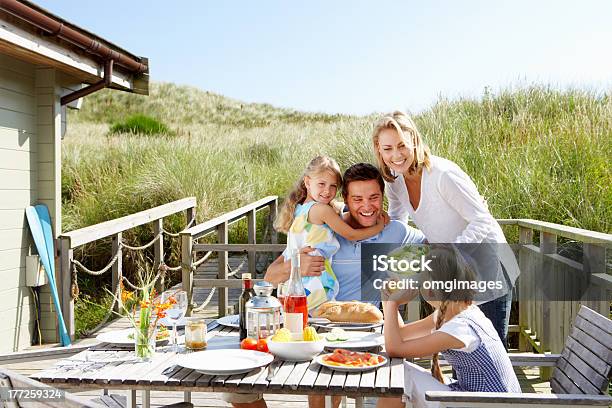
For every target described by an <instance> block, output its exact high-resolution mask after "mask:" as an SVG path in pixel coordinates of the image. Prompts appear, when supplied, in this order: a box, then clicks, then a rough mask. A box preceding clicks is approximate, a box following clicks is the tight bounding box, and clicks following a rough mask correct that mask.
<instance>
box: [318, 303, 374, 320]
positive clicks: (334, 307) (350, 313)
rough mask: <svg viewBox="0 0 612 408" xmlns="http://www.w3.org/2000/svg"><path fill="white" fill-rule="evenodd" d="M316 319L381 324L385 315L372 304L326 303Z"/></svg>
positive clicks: (320, 307)
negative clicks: (323, 318)
mask: <svg viewBox="0 0 612 408" xmlns="http://www.w3.org/2000/svg"><path fill="white" fill-rule="evenodd" d="M314 314H315V317H325V318H326V319H329V320H330V321H332V322H347V323H349V322H350V323H379V322H381V321H382V320H383V314H382V312H381V311H380V310H378V308H377V307H376V306H374V305H372V304H370V303H363V302H358V301H356V300H352V301H350V302H334V301H330V302H325V303H323V304H322V305H321V306H319V308H318V309H317V310H316V311H315V313H314Z"/></svg>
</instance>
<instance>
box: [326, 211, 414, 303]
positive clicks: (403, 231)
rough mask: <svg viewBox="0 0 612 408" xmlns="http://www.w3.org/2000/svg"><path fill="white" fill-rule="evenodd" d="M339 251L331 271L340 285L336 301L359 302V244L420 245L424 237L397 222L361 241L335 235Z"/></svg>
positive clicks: (334, 257)
mask: <svg viewBox="0 0 612 408" xmlns="http://www.w3.org/2000/svg"><path fill="white" fill-rule="evenodd" d="M336 238H337V239H338V242H340V249H339V250H338V252H336V254H335V255H334V256H333V258H332V269H333V271H334V273H335V274H336V278H338V282H339V283H340V291H339V292H338V295H337V296H336V300H361V244H363V243H380V244H422V243H424V242H425V236H424V235H423V233H422V232H421V231H419V230H418V229H415V228H412V227H410V226H408V225H406V224H405V223H403V222H401V221H397V220H393V221H391V222H390V223H389V224H388V225H387V226H386V227H385V228H384V229H383V230H382V231H381V232H380V233H379V234H378V235H375V236H373V237H371V238H368V239H364V240H361V241H349V240H347V239H345V238H343V237H341V236H339V235H338V234H336Z"/></svg>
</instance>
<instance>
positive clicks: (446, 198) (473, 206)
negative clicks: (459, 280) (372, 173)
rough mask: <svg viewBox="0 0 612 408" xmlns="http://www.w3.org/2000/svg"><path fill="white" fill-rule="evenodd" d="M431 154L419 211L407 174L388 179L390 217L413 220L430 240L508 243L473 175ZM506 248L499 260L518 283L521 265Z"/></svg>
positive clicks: (438, 241) (424, 176) (422, 181)
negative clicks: (412, 202)
mask: <svg viewBox="0 0 612 408" xmlns="http://www.w3.org/2000/svg"><path fill="white" fill-rule="evenodd" d="M430 157H431V168H430V169H429V170H428V169H427V168H423V174H422V177H421V199H420V202H419V205H418V207H417V208H416V210H415V209H414V208H412V204H410V198H409V196H408V189H407V188H406V183H405V182H404V177H403V175H401V174H399V175H397V178H396V179H395V181H394V182H387V181H385V193H386V195H387V199H388V201H389V211H388V213H389V217H390V218H391V219H392V220H396V219H397V220H401V221H404V222H407V221H408V219H412V221H413V222H414V223H415V225H416V226H417V228H418V229H420V230H421V231H422V232H423V234H424V235H425V237H426V238H427V241H429V242H430V243H506V242H507V241H506V237H505V236H504V233H503V231H502V229H501V227H500V226H499V224H498V223H497V221H496V220H495V219H494V218H493V216H492V215H491V213H490V212H489V209H488V208H487V207H486V205H485V203H484V199H483V198H482V196H481V195H480V193H478V189H477V188H476V185H475V184H474V182H473V181H472V179H471V178H470V176H468V175H467V174H466V173H465V172H464V171H463V170H461V168H459V166H457V165H456V164H455V163H453V162H452V161H450V160H446V159H443V158H441V157H438V156H430ZM503 247H506V248H502V250H501V251H499V248H498V252H499V253H498V256H499V260H500V261H501V263H502V264H503V265H504V267H505V269H506V272H507V274H508V278H509V279H510V281H511V283H514V281H515V279H516V277H517V276H518V272H519V271H518V264H517V263H516V258H515V257H514V254H513V253H512V249H511V248H510V247H509V246H503ZM500 248H501V247H500Z"/></svg>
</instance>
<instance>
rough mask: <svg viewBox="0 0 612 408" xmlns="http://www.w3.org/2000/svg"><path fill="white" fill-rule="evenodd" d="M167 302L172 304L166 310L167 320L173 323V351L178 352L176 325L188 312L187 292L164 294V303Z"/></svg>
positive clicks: (168, 292) (179, 291)
mask: <svg viewBox="0 0 612 408" xmlns="http://www.w3.org/2000/svg"><path fill="white" fill-rule="evenodd" d="M172 299H173V300H172ZM166 302H170V303H171V306H170V308H169V309H168V310H166V318H167V319H168V320H170V321H171V322H172V350H173V351H174V352H178V351H179V347H178V340H177V334H176V323H177V322H178V321H179V320H180V318H181V317H183V316H185V312H186V311H187V292H185V291H183V290H178V291H175V292H171V291H167V292H164V293H163V294H162V303H166Z"/></svg>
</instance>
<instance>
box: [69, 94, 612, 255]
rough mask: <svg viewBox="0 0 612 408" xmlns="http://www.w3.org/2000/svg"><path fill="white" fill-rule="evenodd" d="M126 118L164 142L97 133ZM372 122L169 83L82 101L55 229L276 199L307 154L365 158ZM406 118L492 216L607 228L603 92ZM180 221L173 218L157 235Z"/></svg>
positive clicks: (473, 103)
mask: <svg viewBox="0 0 612 408" xmlns="http://www.w3.org/2000/svg"><path fill="white" fill-rule="evenodd" d="M133 114H145V115H150V116H153V117H155V118H157V119H159V120H161V121H162V122H164V123H166V124H167V125H168V127H169V128H170V129H171V131H172V132H176V135H175V136H174V137H163V136H161V137H160V136H156V137H154V138H151V137H148V136H141V135H134V134H131V133H119V134H110V133H109V132H108V130H109V126H110V124H112V123H116V122H119V121H121V120H124V119H125V118H126V117H127V116H129V115H133ZM374 120H375V115H371V116H364V117H355V116H346V115H327V114H319V113H300V112H296V111H292V110H288V109H276V108H273V107H271V106H270V105H261V104H245V103H241V102H239V101H234V100H230V99H227V98H224V97H222V96H219V95H214V94H211V93H208V92H203V91H199V90H197V89H195V88H191V87H180V86H176V85H172V84H153V86H152V94H151V96H149V97H141V96H135V95H130V94H126V93H122V92H116V91H112V92H110V91H105V92H99V93H96V94H94V95H92V96H90V97H88V98H87V99H86V100H85V103H84V104H83V109H82V111H80V112H79V113H76V114H71V117H70V119H69V128H68V133H67V135H66V137H65V140H64V141H63V147H64V149H63V171H62V197H63V214H64V216H63V230H64V231H68V230H72V229H76V228H80V227H84V226H87V225H91V224H95V223H98V222H102V221H105V220H108V219H113V218H117V217H120V216H124V215H127V214H131V213H134V212H136V211H140V210H143V209H147V208H150V207H153V206H156V205H161V204H163V203H167V202H169V201H172V200H177V199H180V198H183V197H186V196H195V197H197V202H198V208H197V214H198V221H200V222H201V221H203V220H206V219H210V218H212V217H214V216H216V215H219V214H221V213H223V212H226V211H229V210H231V209H234V208H236V207H239V206H241V205H244V204H247V203H248V202H251V201H254V200H257V199H259V198H261V197H263V196H266V195H279V196H284V195H285V194H286V192H287V191H288V189H289V188H290V187H291V185H292V184H293V183H294V182H295V181H296V180H297V178H298V176H299V175H300V173H301V172H302V170H303V168H304V166H305V165H306V163H307V162H308V161H309V160H310V159H311V158H312V157H313V156H315V155H317V154H328V155H330V156H332V157H334V158H336V159H337V160H338V162H339V163H340V165H341V167H343V168H346V167H347V166H348V165H350V164H352V163H355V162H358V161H372V160H373V157H372V153H371V146H370V133H371V129H372V124H373V122H374ZM415 120H416V122H417V124H418V126H419V128H420V130H421V132H422V133H423V134H424V137H425V140H426V142H427V143H428V144H429V145H430V147H431V150H432V152H433V153H434V154H436V155H439V156H442V157H446V158H448V159H451V160H453V161H455V162H457V163H458V164H459V166H461V167H462V168H463V169H464V170H465V171H466V172H467V173H468V174H469V175H470V176H471V177H472V178H473V179H474V181H475V183H476V185H477V186H478V188H479V190H480V192H481V193H482V194H483V195H484V196H485V197H486V198H487V200H488V204H489V207H490V209H491V211H492V213H493V215H494V216H495V217H497V218H534V219H539V220H544V221H549V222H555V223H560V224H565V225H570V226H575V227H579V228H586V229H590V230H597V231H603V232H607V233H610V232H612V231H611V230H612V229H611V222H612V191H611V189H610V185H611V181H612V177H611V170H610V163H611V162H612V143H611V141H612V101H611V98H610V93H609V92H608V93H596V92H592V91H585V90H579V89H574V90H567V91H559V90H554V89H551V88H548V87H546V86H531V87H524V88H519V89H513V90H506V91H502V92H500V93H498V94H492V93H490V92H488V91H485V93H484V94H483V95H482V97H480V98H478V99H464V100H458V101H449V100H446V99H440V100H439V101H438V102H437V103H436V104H435V105H434V106H433V107H432V108H431V109H430V110H428V111H426V112H424V113H422V114H420V115H418V116H417V117H416V118H415ZM183 225H184V220H183V219H182V218H181V217H179V216H177V217H173V218H171V219H170V220H168V222H167V224H166V226H165V227H166V228H167V229H170V230H174V231H176V230H180V229H181V228H182V226H183ZM234 234H236V235H244V233H243V231H242V232H240V231H238V232H234ZM152 235H153V233H152V231H151V230H150V228H149V229H147V228H141V229H139V230H137V231H135V232H133V233H129V234H126V236H125V237H126V239H127V240H129V241H130V243H132V244H136V243H139V242H140V243H143V242H145V241H147V240H148V239H150V238H151V237H152ZM109 255H110V250H109V249H108V247H107V246H104V245H98V246H97V247H96V248H92V247H89V248H88V257H89V259H88V261H89V262H90V264H91V265H92V266H93V265H96V264H97V265H100V266H102V265H104V264H105V262H107V261H108V258H109ZM171 256H174V258H173V259H175V260H176V253H175V254H174V255H172V254H171Z"/></svg>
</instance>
